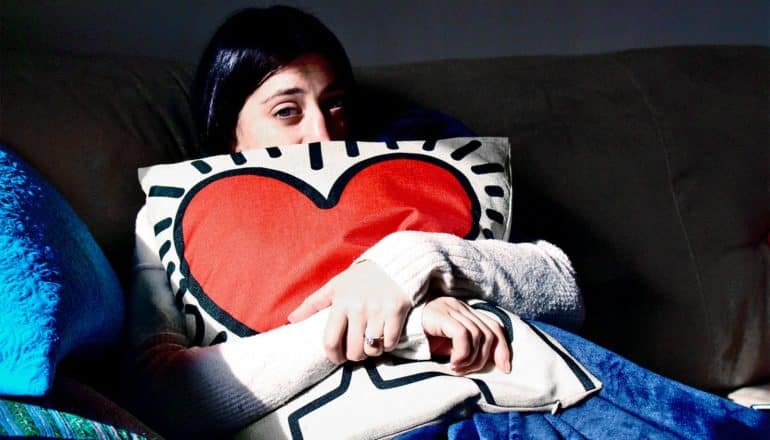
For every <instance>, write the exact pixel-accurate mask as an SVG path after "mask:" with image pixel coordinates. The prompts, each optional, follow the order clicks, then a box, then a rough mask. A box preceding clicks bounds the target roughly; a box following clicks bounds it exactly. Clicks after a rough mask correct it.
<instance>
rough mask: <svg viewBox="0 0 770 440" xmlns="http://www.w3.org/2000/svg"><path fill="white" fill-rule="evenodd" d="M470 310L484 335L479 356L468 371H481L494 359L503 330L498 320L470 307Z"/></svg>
mask: <svg viewBox="0 0 770 440" xmlns="http://www.w3.org/2000/svg"><path fill="white" fill-rule="evenodd" d="M469 312H470V313H472V314H473V318H472V319H473V320H474V322H476V324H477V325H478V326H479V329H480V330H481V332H482V334H483V337H482V342H481V344H482V346H481V349H480V352H479V356H478V357H477V358H476V361H475V362H474V363H473V365H471V366H469V367H468V369H467V371H466V372H467V373H470V372H475V371H480V370H482V369H484V368H485V367H486V366H487V364H489V363H490V361H493V360H494V359H493V357H492V356H493V349H494V348H496V346H497V345H498V341H499V338H500V337H502V331H501V330H500V325H499V324H498V323H497V321H495V320H494V319H492V318H491V317H489V316H487V315H485V314H484V313H482V312H479V311H477V310H475V309H470V310H469ZM495 329H497V332H495ZM504 340H505V339H504V338H503V341H504ZM501 369H502V368H501Z"/></svg>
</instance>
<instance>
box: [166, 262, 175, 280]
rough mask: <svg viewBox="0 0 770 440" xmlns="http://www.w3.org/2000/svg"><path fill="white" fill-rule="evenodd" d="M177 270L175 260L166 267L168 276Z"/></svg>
mask: <svg viewBox="0 0 770 440" xmlns="http://www.w3.org/2000/svg"><path fill="white" fill-rule="evenodd" d="M175 270H176V264H174V262H173V261H171V262H169V263H168V266H167V267H166V276H167V277H171V274H173V273H174V271H175Z"/></svg>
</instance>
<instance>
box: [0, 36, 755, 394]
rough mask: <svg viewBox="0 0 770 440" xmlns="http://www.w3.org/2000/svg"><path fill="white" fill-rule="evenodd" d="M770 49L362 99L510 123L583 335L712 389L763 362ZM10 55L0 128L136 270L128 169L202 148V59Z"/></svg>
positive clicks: (392, 69)
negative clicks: (194, 89)
mask: <svg viewBox="0 0 770 440" xmlns="http://www.w3.org/2000/svg"><path fill="white" fill-rule="evenodd" d="M769 65H770V49H768V48H766V47H716V46H710V47H679V48H660V49H646V50H635V51H627V52H620V53H615V54H601V55H587V56H528V57H524V56H522V57H507V58H495V59H480V60H462V61H453V60H448V61H438V62H427V63H417V64H408V65H398V66H373V67H365V68H359V69H357V72H356V73H357V77H358V80H359V82H360V83H361V84H362V86H363V88H364V89H365V91H366V92H365V97H364V99H363V102H365V103H367V104H371V105H378V106H379V105H381V104H383V103H385V100H384V98H383V96H386V97H388V101H390V102H395V103H396V104H404V103H405V104H414V105H417V106H421V107H427V108H433V109H437V110H440V111H442V112H445V113H447V114H449V115H452V116H454V117H456V118H458V119H460V120H461V121H463V122H464V123H465V124H467V125H468V127H469V128H470V129H472V130H473V131H475V132H476V133H478V134H479V135H485V136H486V135H488V136H508V137H510V139H511V144H512V157H513V170H514V173H513V174H514V204H515V206H514V223H515V230H517V231H518V235H517V236H516V237H515V238H516V239H519V240H528V239H532V238H545V239H548V240H551V241H553V242H555V243H556V244H557V245H559V246H561V247H562V248H564V249H565V251H566V252H567V253H568V254H569V255H570V257H571V258H572V259H573V261H574V264H575V266H576V268H577V271H578V276H579V282H580V285H581V287H582V289H583V291H584V294H585V297H586V302H587V312H588V318H587V323H586V328H585V329H584V331H583V334H584V335H586V336H587V337H588V338H589V339H591V340H593V341H595V342H598V343H599V344H601V345H604V346H606V347H608V348H610V349H613V350H615V351H617V352H619V353H620V354H623V355H625V356H627V357H629V358H630V359H631V360H634V361H636V362H638V363H640V364H641V365H642V366H645V367H648V368H650V369H652V370H654V371H655V372H658V373H662V374H664V375H666V376H669V377H672V378H675V379H677V380H680V381H682V382H684V383H687V384H690V385H694V386H696V387H700V388H704V389H709V390H716V391H720V390H726V389H729V388H734V387H737V386H740V385H744V384H748V383H753V382H758V381H761V380H764V381H767V380H770V250H769V248H768V241H767V234H768V230H770V177H769V174H770V145H769V141H768V140H769V139H770V124H769V123H768V93H769V91H770V74H768V72H769V69H768V66H769ZM2 69H3V72H2V76H1V77H0V112H1V113H0V114H1V115H2V118H1V119H0V141H4V142H5V143H7V144H9V145H11V146H12V147H14V148H15V149H16V150H17V151H19V152H20V154H21V155H22V156H23V157H24V158H25V159H33V158H43V157H46V158H47V160H45V161H44V162H43V163H37V162H35V161H33V165H34V166H35V167H37V168H38V169H40V170H41V171H42V173H43V174H44V175H45V176H46V177H48V178H49V179H51V180H52V181H53V183H54V184H55V185H56V186H57V188H58V189H59V190H60V191H61V192H62V193H63V194H64V195H65V196H66V197H67V198H68V199H69V200H70V201H71V202H72V204H73V206H74V207H75V210H76V211H77V212H78V214H80V215H81V217H82V218H83V219H84V220H85V222H86V224H88V225H89V226H90V228H91V230H92V232H93V233H94V236H95V237H96V239H97V241H98V242H99V243H100V245H101V246H102V247H103V249H104V250H105V253H106V254H107V256H108V257H109V258H110V259H111V261H112V262H113V264H114V265H115V266H116V267H115V268H116V271H117V272H118V273H119V274H120V275H123V276H124V280H125V279H126V278H125V277H126V275H127V271H128V258H130V255H131V245H132V227H133V220H134V215H135V213H136V210H137V209H138V207H139V206H140V204H141V203H142V198H141V191H140V189H139V185H138V184H137V180H136V168H137V167H138V166H144V165H149V164H152V163H158V162H174V161H178V160H180V159H182V158H184V157H187V156H189V155H191V154H195V153H196V152H197V151H198V149H197V147H196V145H195V140H194V130H193V129H192V122H191V116H190V114H189V109H188V105H189V104H188V101H189V100H188V96H187V93H188V92H187V91H188V83H189V80H190V74H191V71H192V69H191V66H182V65H179V64H176V63H172V62H167V61H162V60H152V59H130V58H121V57H73V56H69V55H62V54H58V55H54V54H35V55H28V54H27V55H25V54H18V53H5V54H3V64H2ZM367 97H376V98H373V99H367ZM41 153H44V154H41Z"/></svg>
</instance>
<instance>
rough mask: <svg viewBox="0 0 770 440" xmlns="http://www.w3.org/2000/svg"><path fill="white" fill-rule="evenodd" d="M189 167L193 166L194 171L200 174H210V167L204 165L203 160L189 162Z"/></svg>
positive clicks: (206, 164)
mask: <svg viewBox="0 0 770 440" xmlns="http://www.w3.org/2000/svg"><path fill="white" fill-rule="evenodd" d="M190 165H192V166H194V167H195V169H196V170H198V172H199V173H201V174H208V173H210V172H211V165H209V164H208V163H206V161H204V160H194V161H192V162H190Z"/></svg>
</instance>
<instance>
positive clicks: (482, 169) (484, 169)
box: [471, 163, 505, 174]
mask: <svg viewBox="0 0 770 440" xmlns="http://www.w3.org/2000/svg"><path fill="white" fill-rule="evenodd" d="M471 171H473V173H474V174H491V173H502V172H503V171H505V168H503V166H502V165H500V164H499V163H484V164H481V165H474V166H472V167H471Z"/></svg>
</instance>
